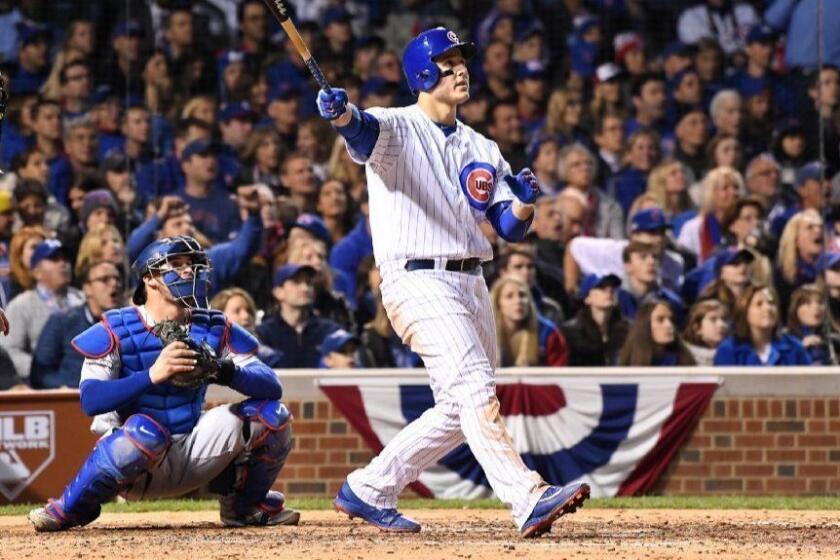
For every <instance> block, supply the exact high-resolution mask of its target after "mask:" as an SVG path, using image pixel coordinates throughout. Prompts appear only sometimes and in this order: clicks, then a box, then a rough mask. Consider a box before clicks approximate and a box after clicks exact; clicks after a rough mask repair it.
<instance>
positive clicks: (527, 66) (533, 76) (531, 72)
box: [516, 60, 548, 81]
mask: <svg viewBox="0 0 840 560" xmlns="http://www.w3.org/2000/svg"><path fill="white" fill-rule="evenodd" d="M547 77H548V73H547V71H546V68H545V65H544V64H543V63H542V62H540V61H539V60H529V61H528V62H525V63H524V64H520V65H519V66H517V68H516V80H517V81H519V80H545V79H546V78H547Z"/></svg>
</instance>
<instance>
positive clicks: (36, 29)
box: [15, 21, 52, 45]
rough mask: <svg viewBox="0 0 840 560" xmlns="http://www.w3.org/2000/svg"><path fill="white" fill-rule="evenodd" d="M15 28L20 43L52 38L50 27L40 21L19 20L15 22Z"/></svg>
mask: <svg viewBox="0 0 840 560" xmlns="http://www.w3.org/2000/svg"><path fill="white" fill-rule="evenodd" d="M15 29H17V34H18V41H20V43H21V44H22V45H29V44H31V43H36V42H38V41H49V40H50V39H51V38H52V29H50V28H49V27H47V26H46V25H42V24H40V23H35V22H22V21H20V22H18V23H17V24H15Z"/></svg>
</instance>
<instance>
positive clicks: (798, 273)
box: [773, 210, 825, 312]
mask: <svg viewBox="0 0 840 560" xmlns="http://www.w3.org/2000/svg"><path fill="white" fill-rule="evenodd" d="M824 238H825V231H824V229H823V219H822V216H820V214H819V212H817V211H816V210H803V211H801V212H799V213H797V214H794V216H793V217H792V218H791V219H790V220H789V221H788V223H787V225H785V229H784V230H783V231H782V237H781V239H780V240H779V251H778V253H777V255H776V269H775V271H774V275H773V280H774V285H775V287H776V290H777V291H778V294H779V306H780V307H779V309H780V310H782V312H785V311H787V309H788V304H789V302H790V295H791V293H793V291H794V290H795V289H796V288H798V287H799V286H801V285H803V284H810V283H812V282H815V281H816V280H817V260H818V259H819V257H820V254H821V253H822V252H823V245H824Z"/></svg>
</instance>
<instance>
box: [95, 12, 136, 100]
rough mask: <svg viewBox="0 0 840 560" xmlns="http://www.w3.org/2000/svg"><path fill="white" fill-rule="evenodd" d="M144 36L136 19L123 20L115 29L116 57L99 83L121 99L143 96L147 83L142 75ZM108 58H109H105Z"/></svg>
mask: <svg viewBox="0 0 840 560" xmlns="http://www.w3.org/2000/svg"><path fill="white" fill-rule="evenodd" d="M144 36H145V31H144V30H143V26H142V25H141V24H140V22H139V21H137V20H134V19H129V20H123V21H121V22H119V23H118V24H117V25H116V27H114V31H113V34H112V36H111V48H112V49H113V50H114V54H115V56H114V58H113V61H112V62H111V64H110V66H104V67H103V68H102V71H101V73H100V77H99V79H97V83H105V84H107V85H109V86H110V87H111V90H112V91H113V92H114V94H115V95H116V96H117V97H119V98H124V97H126V96H128V95H132V96H141V95H143V88H144V87H145V81H144V80H143V78H142V76H141V74H140V71H141V68H140V42H141V41H142V39H143V37H144ZM106 58H109V57H103V59H106ZM105 64H107V62H106V63H105Z"/></svg>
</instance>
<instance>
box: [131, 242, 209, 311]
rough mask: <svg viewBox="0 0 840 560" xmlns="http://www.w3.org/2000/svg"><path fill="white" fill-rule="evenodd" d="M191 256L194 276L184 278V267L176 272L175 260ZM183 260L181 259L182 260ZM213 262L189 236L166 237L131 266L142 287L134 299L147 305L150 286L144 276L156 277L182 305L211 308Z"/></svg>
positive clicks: (139, 286)
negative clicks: (147, 292) (147, 285)
mask: <svg viewBox="0 0 840 560" xmlns="http://www.w3.org/2000/svg"><path fill="white" fill-rule="evenodd" d="M181 256H183V257H189V264H188V265H186V266H189V268H190V270H191V272H192V275H191V276H188V277H184V276H183V275H182V273H183V266H185V265H180V266H179V267H178V268H179V269H180V270H178V269H176V266H175V263H174V260H175V257H181ZM178 260H180V259H178ZM210 268H211V267H210V259H209V258H208V257H207V253H206V252H205V251H204V249H202V248H201V245H199V243H198V241H196V240H195V239H193V238H192V237H189V236H186V235H178V236H175V237H166V238H164V239H160V240H158V241H155V242H153V243H151V244H149V245H148V246H147V247H146V248H145V249H143V251H141V252H140V254H139V255H138V256H137V260H135V261H134V264H133V265H132V266H131V269H132V272H134V274H136V275H137V278H138V279H139V280H140V284H139V285H138V286H137V289H136V290H135V291H134V296H133V297H132V298H131V300H132V301H133V302H134V303H135V304H137V305H141V304H143V303H145V302H146V286H145V284H144V283H143V277H144V276H145V275H146V274H154V275H157V276H159V277H160V278H161V280H162V281H163V283H164V284H166V287H167V288H169V293H171V294H172V297H174V298H175V299H176V300H177V301H178V302H179V303H180V304H181V305H183V306H184V307H187V308H192V309H208V308H209V307H210V303H209V301H208V293H209V291H210Z"/></svg>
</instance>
